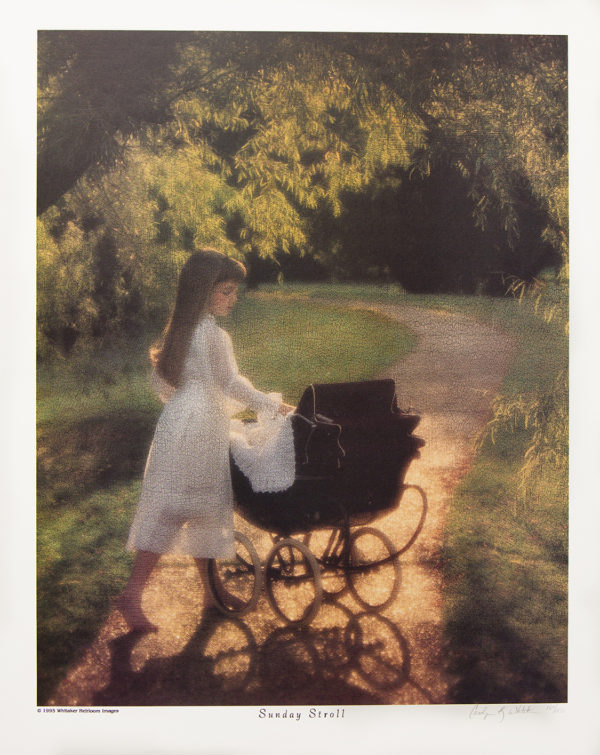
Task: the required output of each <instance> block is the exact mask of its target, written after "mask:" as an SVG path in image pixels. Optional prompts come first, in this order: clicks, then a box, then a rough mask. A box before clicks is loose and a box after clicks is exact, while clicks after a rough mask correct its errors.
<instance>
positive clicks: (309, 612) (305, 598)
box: [265, 537, 323, 626]
mask: <svg viewBox="0 0 600 755" xmlns="http://www.w3.org/2000/svg"><path fill="white" fill-rule="evenodd" d="M265 586H266V591H267V598H268V599H269V603H270V604H271V608H272V609H273V611H275V613H276V614H277V615H278V616H279V617H280V618H281V619H283V620H284V621H285V622H286V623H287V624H288V625H290V626H304V625H306V624H309V623H310V622H311V621H312V620H313V618H314V617H315V616H316V614H317V612H318V610H319V608H320V606H321V601H322V599H323V582H322V579H321V570H320V568H319V565H318V563H317V560H316V558H315V557H314V555H313V554H312V552H311V551H310V550H309V548H307V547H306V545H304V543H301V542H300V541H299V540H295V539H294V538H291V537H290V538H284V539H282V540H278V541H277V542H276V543H275V545H274V546H273V548H272V549H271V551H270V553H269V555H268V556H267V561H266V564H265Z"/></svg>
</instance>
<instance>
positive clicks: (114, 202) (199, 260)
mask: <svg viewBox="0 0 600 755" xmlns="http://www.w3.org/2000/svg"><path fill="white" fill-rule="evenodd" d="M38 65H39V95H38V96H39V100H38V102H39V116H38V150H39V151H38V164H37V175H38V184H37V218H38V220H37V223H38V225H37V255H38V257H37V282H38V293H37V365H38V373H37V374H38V404H37V412H38V413H37V451H38V455H37V465H38V466H37V473H38V477H37V479H38V520H37V521H38V527H37V531H38V532H37V534H38V603H37V607H38V625H37V631H38V657H37V663H38V683H39V688H38V704H39V705H44V706H92V707H93V706H98V705H105V706H111V705H112V706H125V705H136V706H140V705H160V706H169V705H258V706H267V708H268V706H272V705H281V704H283V705H310V704H318V705H325V706H332V705H333V706H339V705H357V704H360V705H369V704H386V705H389V704H393V705H401V704H409V705H420V704H444V703H542V702H543V703H563V702H566V700H567V625H568V621H567V619H568V611H567V597H568V590H567V567H568V486H567V481H568V476H567V469H568V400H567V396H568V379H567V365H568V339H567V322H568V306H567V303H568V276H567V246H568V152H567V125H568V124H567V102H568V82H567V39H566V37H565V36H543V35H493V34H491V35H490V34H485V35H477V34H464V35H462V34H458V35H456V34H455V35H446V34H400V33H386V34H371V33H314V32H309V33H297V32H296V33H280V32H202V31H198V32H172V31H166V32H160V31H40V32H39V34H38ZM153 389H154V390H153ZM154 394H156V395H154ZM267 708H265V714H266V715H270V713H269V711H268V710H267Z"/></svg>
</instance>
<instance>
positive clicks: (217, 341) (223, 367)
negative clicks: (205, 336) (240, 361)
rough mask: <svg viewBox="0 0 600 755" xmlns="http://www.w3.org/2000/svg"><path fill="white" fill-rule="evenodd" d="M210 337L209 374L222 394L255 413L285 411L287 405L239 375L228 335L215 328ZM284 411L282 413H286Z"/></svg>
mask: <svg viewBox="0 0 600 755" xmlns="http://www.w3.org/2000/svg"><path fill="white" fill-rule="evenodd" d="M211 335H213V337H212V338H210V339H209V344H208V349H209V351H208V354H209V360H210V365H211V372H212V374H213V377H214V378H215V380H216V382H217V384H218V385H219V387H220V388H221V390H222V391H223V393H225V394H226V395H227V396H228V397H229V398H232V399H235V401H239V402H240V403H241V404H243V405H244V406H247V407H249V408H250V409H254V410H255V411H257V412H259V411H267V412H273V413H275V412H277V411H282V407H286V410H287V405H285V404H281V402H280V401H277V400H275V399H273V398H271V397H270V396H268V395H267V394H266V393H262V392H261V391H258V390H256V388H255V387H254V386H253V385H252V383H251V382H250V381H249V380H248V378H246V377H244V376H243V375H240V373H239V370H238V366H237V362H236V360H235V356H234V353H233V345H232V343H231V338H230V337H229V334H228V333H226V332H225V331H224V330H222V329H221V328H218V327H215V328H214V331H213V334H211ZM290 408H291V407H290ZM286 410H283V411H282V413H286Z"/></svg>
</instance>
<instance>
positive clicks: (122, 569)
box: [37, 295, 416, 702]
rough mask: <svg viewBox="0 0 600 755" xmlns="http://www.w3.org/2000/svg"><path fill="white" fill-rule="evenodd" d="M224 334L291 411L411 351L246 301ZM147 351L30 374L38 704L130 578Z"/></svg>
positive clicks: (362, 319) (321, 317)
mask: <svg viewBox="0 0 600 755" xmlns="http://www.w3.org/2000/svg"><path fill="white" fill-rule="evenodd" d="M226 327H227V329H228V330H229V331H230V333H231V335H232V338H233V340H234V343H235V346H236V355H237V358H238V362H239V365H240V369H241V370H242V372H243V373H244V374H246V375H248V376H249V377H250V378H251V379H252V381H253V382H254V383H255V384H256V386H257V387H260V388H261V389H263V390H278V391H282V392H283V394H284V397H285V399H286V400H287V401H289V402H290V403H295V402H297V401H298V399H299V397H300V394H301V392H302V390H303V389H304V388H305V386H306V385H307V384H309V383H310V382H311V381H312V380H315V379H317V378H318V380H319V381H341V380H360V379H364V378H369V377H373V376H375V375H377V374H378V373H380V372H381V371H382V370H383V369H385V367H386V366H388V365H390V364H392V363H393V362H395V361H396V360H397V359H399V358H401V356H402V355H403V354H405V353H407V352H408V351H410V350H411V349H412V348H414V346H415V343H416V339H415V337H414V335H413V334H412V333H411V332H410V331H409V330H408V329H404V328H399V327H398V326H397V325H396V324H393V323H391V322H390V321H388V320H387V319H385V318H383V317H381V316H379V315H377V314H375V313H371V312H357V311H344V310H342V309H340V308H337V307H325V306H323V305H320V304H317V303H315V302H310V303H307V302H306V301H303V300H297V299H290V300H287V299H277V300H266V299H264V298H261V297H260V296H253V295H250V296H247V297H244V298H243V299H242V300H241V301H240V303H239V304H238V307H237V308H236V310H235V312H234V314H233V315H232V318H231V320H230V321H229V322H228V323H227V324H226ZM147 347H148V342H139V343H136V344H124V345H123V347H122V348H121V349H114V348H113V350H112V351H111V352H108V351H102V352H98V353H91V352H82V353H79V354H75V355H74V356H73V357H72V359H71V360H70V361H69V362H68V363H66V362H63V363H60V364H54V365H51V366H50V365H45V366H42V367H41V368H40V369H39V374H38V514H37V535H38V645H39V653H38V678H39V700H40V702H43V701H44V700H46V699H47V698H48V695H49V694H50V693H51V691H52V689H53V687H54V686H55V685H56V684H57V682H58V681H59V680H60V678H61V677H62V676H63V674H64V673H65V670H66V668H67V667H68V665H69V664H70V663H72V662H73V660H74V659H75V658H76V657H77V654H78V653H79V652H80V651H81V650H82V649H84V648H85V647H86V645H87V644H88V643H89V642H90V641H91V640H92V639H93V638H94V636H95V634H96V632H97V630H98V629H99V627H100V625H101V623H102V621H103V620H104V619H105V618H106V615H107V612H108V609H109V599H110V597H111V596H112V595H116V594H117V593H118V592H119V590H120V589H121V588H122V586H123V584H124V582H125V580H126V579H127V576H128V573H129V568H130V564H131V559H130V555H129V554H127V553H126V552H125V550H124V543H125V540H126V537H127V532H128V528H129V524H130V522H131V518H132V516H133V511H134V508H135V504H136V501H137V496H138V494H139V488H140V479H141V476H142V473H143V466H144V462H145V456H146V453H147V450H148V447H149V445H150V440H151V437H152V432H153V430H154V424H155V422H156V419H157V416H158V413H159V411H160V406H159V404H158V402H157V400H156V399H155V398H154V396H153V395H152V393H151V391H150V388H149V385H148V363H147V357H146V354H147Z"/></svg>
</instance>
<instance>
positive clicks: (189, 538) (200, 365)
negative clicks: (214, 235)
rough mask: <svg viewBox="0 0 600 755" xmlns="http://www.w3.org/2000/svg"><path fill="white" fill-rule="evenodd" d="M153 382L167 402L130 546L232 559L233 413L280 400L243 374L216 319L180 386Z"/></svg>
mask: <svg viewBox="0 0 600 755" xmlns="http://www.w3.org/2000/svg"><path fill="white" fill-rule="evenodd" d="M153 381H154V385H155V389H158V391H157V392H159V395H161V394H162V395H161V398H162V399H163V400H165V401H166V404H165V407H164V408H163V411H162V414H161V415H160V418H159V420H158V424H157V427H156V431H155V433H154V439H153V441H152V446H151V448H150V453H149V455H148V461H147V463H146V471H145V473H144V480H143V483H142V494H141V496H140V500H139V502H138V506H137V510H136V513H135V517H134V520H133V523H132V525H131V530H130V532H129V539H128V542H127V547H128V549H129V550H136V549H137V550H146V551H152V552H154V553H183V554H187V555H190V556H195V557H202V558H220V557H224V556H229V555H232V554H233V493H232V489H231V476H230V468H229V431H230V416H231V414H232V413H233V412H234V411H235V410H236V409H238V410H239V409H240V408H242V407H249V408H251V409H254V410H256V411H260V412H264V411H266V412H271V413H274V412H276V411H277V408H278V406H279V401H278V400H277V399H275V398H274V397H273V396H269V395H267V394H264V393H261V392H260V391H257V390H256V389H255V388H254V387H253V386H252V384H251V383H250V382H249V380H247V378H245V377H243V376H241V375H240V374H239V372H238V368H237V364H236V361H235V357H234V355H233V348H232V345H231V339H230V337H229V335H228V334H227V333H226V332H225V331H224V330H222V329H221V328H220V327H219V326H218V325H217V324H216V321H215V318H214V317H213V316H212V315H206V316H205V317H204V318H203V319H202V320H201V321H200V323H199V324H198V326H197V327H196V329H195V331H194V334H193V337H192V341H191V344H190V349H189V352H188V355H187V357H186V360H185V364H184V368H183V374H182V380H181V385H180V387H179V388H178V389H177V390H173V389H172V388H171V387H170V386H169V385H168V384H167V383H165V382H164V381H161V380H160V378H159V377H158V376H157V375H155V376H154V377H153ZM232 400H233V401H232Z"/></svg>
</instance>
